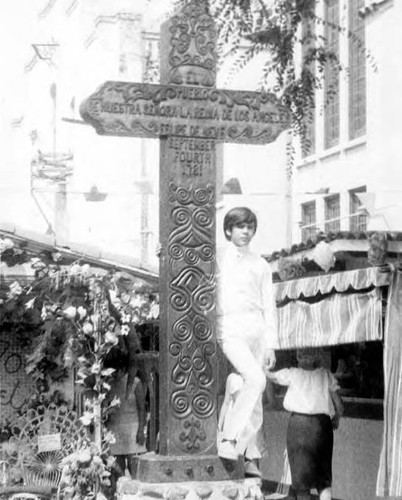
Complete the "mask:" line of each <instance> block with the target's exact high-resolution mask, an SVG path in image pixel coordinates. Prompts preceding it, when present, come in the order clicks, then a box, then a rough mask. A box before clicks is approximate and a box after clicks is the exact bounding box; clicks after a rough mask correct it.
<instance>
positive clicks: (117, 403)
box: [110, 396, 121, 408]
mask: <svg viewBox="0 0 402 500" xmlns="http://www.w3.org/2000/svg"><path fill="white" fill-rule="evenodd" d="M120 403H121V401H120V398H117V397H116V396H115V397H114V398H113V399H112V401H111V402H110V407H111V408H114V407H115V406H120Z"/></svg>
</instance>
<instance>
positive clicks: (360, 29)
mask: <svg viewBox="0 0 402 500" xmlns="http://www.w3.org/2000/svg"><path fill="white" fill-rule="evenodd" d="M362 7H364V0H349V32H350V34H349V139H356V138H357V137H360V136H362V135H364V134H365V133H366V54H365V27H364V20H363V19H362V18H361V16H359V9H361V8H362Z"/></svg>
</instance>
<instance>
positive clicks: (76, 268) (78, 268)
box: [70, 264, 81, 274]
mask: <svg viewBox="0 0 402 500" xmlns="http://www.w3.org/2000/svg"><path fill="white" fill-rule="evenodd" d="M80 272H81V266H80V265H79V264H73V265H72V266H71V267H70V274H79V273H80Z"/></svg>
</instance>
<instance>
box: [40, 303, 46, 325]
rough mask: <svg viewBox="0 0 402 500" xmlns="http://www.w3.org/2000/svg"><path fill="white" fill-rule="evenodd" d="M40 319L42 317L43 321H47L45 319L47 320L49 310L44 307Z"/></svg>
mask: <svg viewBox="0 0 402 500" xmlns="http://www.w3.org/2000/svg"><path fill="white" fill-rule="evenodd" d="M40 317H41V319H42V321H45V319H46V318H47V309H46V307H45V306H43V307H42V311H41V313H40Z"/></svg>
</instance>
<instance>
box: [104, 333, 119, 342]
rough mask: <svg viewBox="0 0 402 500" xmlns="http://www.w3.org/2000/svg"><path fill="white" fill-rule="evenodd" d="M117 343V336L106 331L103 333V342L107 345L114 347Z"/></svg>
mask: <svg viewBox="0 0 402 500" xmlns="http://www.w3.org/2000/svg"><path fill="white" fill-rule="evenodd" d="M118 341H119V339H118V338H117V335H116V334H115V333H114V332H111V331H110V330H108V331H107V332H106V333H105V342H107V343H108V344H112V345H116V344H117V343H118Z"/></svg>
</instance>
